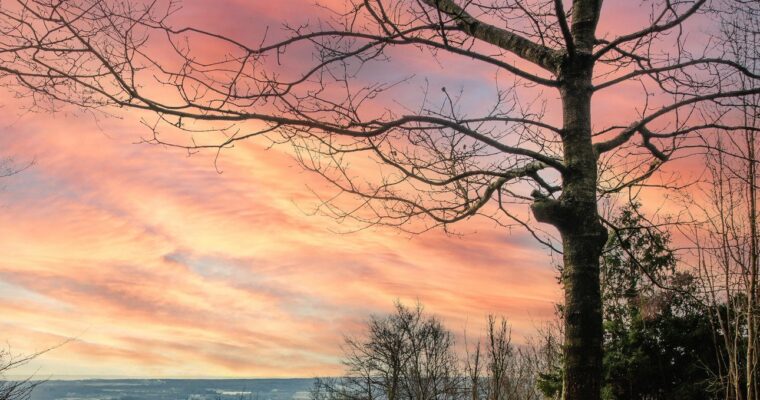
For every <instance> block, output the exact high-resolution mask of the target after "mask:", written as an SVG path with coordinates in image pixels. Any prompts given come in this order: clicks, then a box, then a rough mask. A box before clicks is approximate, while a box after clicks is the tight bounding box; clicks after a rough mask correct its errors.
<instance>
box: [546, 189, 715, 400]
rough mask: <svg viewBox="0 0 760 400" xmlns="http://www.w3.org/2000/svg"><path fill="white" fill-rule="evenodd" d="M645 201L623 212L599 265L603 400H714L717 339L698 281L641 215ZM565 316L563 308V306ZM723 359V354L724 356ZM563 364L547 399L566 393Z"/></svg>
mask: <svg viewBox="0 0 760 400" xmlns="http://www.w3.org/2000/svg"><path fill="white" fill-rule="evenodd" d="M639 207H640V205H639V204H636V203H634V204H632V205H630V206H628V207H625V208H623V209H622V210H621V212H620V214H619V216H618V217H617V218H615V219H614V220H613V221H611V222H612V224H613V225H614V226H615V227H616V228H617V229H613V230H611V231H610V238H609V240H608V242H607V244H606V246H605V251H604V256H603V259H602V263H601V291H602V300H603V312H604V359H603V369H604V380H603V383H602V398H603V399H605V400H618V399H642V400H643V399H647V400H649V399H669V400H670V399H674V400H678V399H694V400H699V399H713V398H716V397H715V396H714V395H713V394H712V392H711V391H710V386H709V384H710V382H711V381H710V379H711V377H712V373H713V372H714V371H717V370H718V366H717V362H718V361H717V360H718V357H719V354H720V352H719V351H718V352H716V349H717V348H719V347H718V346H716V342H715V340H716V338H718V337H719V332H717V331H716V330H715V329H714V328H713V325H712V324H711V323H710V319H709V318H708V317H707V315H706V312H708V310H706V309H705V308H704V307H703V305H702V304H701V303H700V302H699V301H698V300H697V299H696V298H695V297H694V293H697V290H696V289H697V287H696V284H697V282H696V281H695V278H694V277H693V276H692V275H690V274H689V273H686V272H683V271H679V270H678V269H677V268H676V266H677V261H678V260H677V258H676V257H675V255H674V254H673V252H672V251H671V250H670V249H669V245H670V235H669V234H668V233H666V232H663V231H660V230H658V229H656V228H654V227H652V226H651V225H647V224H646V221H645V220H644V218H643V217H641V215H640V214H639ZM557 310H558V314H560V315H561V314H562V311H563V309H562V307H561V306H560V307H558V309H557ZM720 357H722V356H720ZM561 368H562V367H561V366H558V367H557V368H554V369H552V370H550V371H545V372H544V373H542V374H541V375H540V377H539V379H538V382H537V385H538V387H539V389H540V390H541V391H542V392H543V393H544V395H545V396H547V397H548V398H552V399H553V398H558V397H559V394H560V392H561V390H562V379H561V376H562V371H561Z"/></svg>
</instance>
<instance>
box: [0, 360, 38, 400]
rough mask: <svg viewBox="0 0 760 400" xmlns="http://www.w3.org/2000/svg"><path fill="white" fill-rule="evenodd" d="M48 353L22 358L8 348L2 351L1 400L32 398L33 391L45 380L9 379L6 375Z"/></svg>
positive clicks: (0, 368)
mask: <svg viewBox="0 0 760 400" xmlns="http://www.w3.org/2000/svg"><path fill="white" fill-rule="evenodd" d="M46 351H48V350H46ZM46 351H43V352H38V353H33V354H30V355H23V356H21V355H17V354H13V353H12V352H11V350H10V349H8V348H3V349H0V400H28V399H29V398H30V397H31V395H32V391H33V390H34V389H35V388H36V387H37V386H39V385H40V384H41V383H43V382H44V381H43V380H34V379H33V377H29V378H22V379H9V378H8V377H7V376H6V374H8V373H9V372H11V371H13V370H14V369H16V368H19V367H22V366H24V365H26V364H28V363H29V362H30V361H32V360H34V359H35V358H37V357H39V356H40V355H41V354H43V353H44V352H46Z"/></svg>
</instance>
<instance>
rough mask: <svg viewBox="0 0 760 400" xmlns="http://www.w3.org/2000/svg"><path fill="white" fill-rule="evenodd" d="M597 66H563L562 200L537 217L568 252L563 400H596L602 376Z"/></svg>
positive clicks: (579, 61)
mask: <svg viewBox="0 0 760 400" xmlns="http://www.w3.org/2000/svg"><path fill="white" fill-rule="evenodd" d="M592 70H593V60H592V58H591V56H590V55H588V54H584V53H579V54H577V55H575V56H573V57H568V59H567V60H566V61H565V63H563V66H562V68H561V72H560V81H561V82H562V85H561V87H560V93H561V95H562V105H563V132H562V140H563V145H564V160H565V164H566V167H567V171H566V172H565V173H564V174H563V177H562V179H563V191H562V194H561V195H560V197H559V198H558V199H556V200H553V199H538V200H537V201H535V202H534V204H533V207H532V208H533V213H534V215H535V217H536V219H537V220H538V221H540V222H545V223H549V224H551V225H553V226H555V227H556V228H557V229H558V230H559V232H560V234H561V236H562V244H563V252H564V256H563V257H564V266H563V270H562V284H563V286H564V290H565V304H564V316H563V317H564V326H565V345H564V361H565V365H564V366H565V368H564V376H563V395H562V396H563V397H562V398H563V399H566V400H581V399H583V400H597V399H599V398H600V396H601V394H600V392H601V376H602V301H601V293H600V287H599V259H600V257H601V253H602V248H603V246H604V243H605V242H606V240H607V230H606V229H605V228H604V227H603V226H602V224H601V221H600V218H599V213H598V210H597V199H596V188H597V156H596V153H595V152H594V148H593V146H592V140H591V139H592V137H591V93H592V86H591V76H592Z"/></svg>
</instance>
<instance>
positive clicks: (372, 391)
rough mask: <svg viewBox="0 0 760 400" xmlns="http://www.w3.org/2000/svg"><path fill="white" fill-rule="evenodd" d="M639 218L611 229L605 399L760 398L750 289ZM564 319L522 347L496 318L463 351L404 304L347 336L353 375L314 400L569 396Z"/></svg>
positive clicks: (331, 383)
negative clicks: (689, 255)
mask: <svg viewBox="0 0 760 400" xmlns="http://www.w3.org/2000/svg"><path fill="white" fill-rule="evenodd" d="M639 210H640V205H639V204H636V203H633V204H631V205H629V206H627V207H625V208H623V209H622V210H620V211H619V212H618V213H617V217H616V218H614V219H613V220H611V221H610V225H611V226H615V227H624V228H618V229H611V231H610V239H609V241H608V243H607V247H606V251H605V253H604V258H603V262H602V298H603V304H604V377H603V398H604V399H642V400H643V399H652V400H654V399H663V400H664V399H694V400H700V399H705V400H706V399H733V400H742V399H744V400H749V399H753V398H756V397H753V395H754V393H751V392H752V391H755V392H756V391H757V364H756V363H757V359H756V357H757V355H756V351H753V350H752V348H753V346H756V345H757V337H753V336H750V335H749V334H750V333H751V329H750V321H752V319H753V318H755V319H756V318H757V317H758V316H757V314H756V312H757V311H756V310H754V311H753V310H752V309H748V308H747V305H748V301H747V292H746V291H742V290H739V289H740V286H741V285H739V284H738V283H735V284H733V285H732V284H730V282H729V285H728V286H729V290H728V291H727V290H726V287H725V286H726V285H723V284H720V285H719V284H718V282H715V280H716V279H717V278H716V276H717V275H720V273H721V272H723V273H725V272H726V271H727V269H726V268H724V266H721V265H719V263H718V264H715V265H712V266H711V267H709V268H708V267H707V266H706V263H707V261H706V260H707V253H706V252H707V251H708V250H709V251H710V252H715V250H716V248H715V247H710V248H709V249H707V248H696V250H695V251H694V256H695V257H696V259H697V261H696V263H697V265H696V266H694V265H691V263H687V262H686V261H681V262H679V260H678V259H677V257H676V255H675V254H674V252H673V251H672V250H671V249H670V242H671V237H670V235H669V234H668V233H667V232H665V231H664V230H661V229H659V228H658V227H657V226H654V225H653V224H651V223H648V222H647V221H646V220H645V219H644V217H643V216H642V215H641V213H640V212H639ZM734 231H736V230H734ZM735 259H736V257H734V258H732V260H735ZM733 267H735V266H732V268H733ZM728 269H731V268H728ZM561 272H562V271H561V270H560V274H561ZM708 272H709V273H708ZM737 275H738V276H741V277H742V279H744V280H745V281H747V282H749V280H751V276H749V275H748V273H747V271H745V272H741V271H733V272H732V271H728V276H729V280H730V279H737ZM718 286H720V288H718ZM718 289H719V290H718ZM748 311H753V312H754V313H755V314H754V315H752V314H748V313H747V312H748ZM563 317H564V316H563V308H562V305H561V304H560V305H557V319H556V320H555V321H552V322H550V323H549V324H547V325H546V326H545V327H544V328H542V329H540V330H539V331H538V332H537V333H536V334H535V335H534V336H533V337H531V338H528V340H527V343H521V344H516V343H515V342H513V341H512V336H511V329H510V326H509V324H508V322H507V320H506V319H505V318H502V317H495V316H489V317H488V319H487V323H486V328H485V332H483V333H482V335H481V336H480V337H477V338H472V337H465V338H464V343H455V335H454V334H453V333H452V331H450V330H449V329H447V328H446V327H445V326H444V324H443V322H442V321H441V320H440V319H439V318H438V317H436V316H434V315H431V314H427V313H425V311H424V309H423V307H422V306H421V305H419V304H418V305H416V306H412V307H409V306H405V305H403V304H401V303H397V304H396V307H395V310H394V312H393V313H391V314H389V315H382V316H380V315H377V316H372V317H370V318H369V320H368V322H367V326H366V332H365V333H364V335H363V336H361V337H355V338H347V339H346V341H345V343H344V352H345V356H344V359H343V362H344V365H345V367H346V372H345V376H344V377H341V378H328V379H325V378H321V379H317V380H316V381H315V385H314V389H313V392H312V400H518V399H519V400H533V399H535V400H538V399H560V398H562V364H563V363H562V342H563V340H562V336H563V335H562V332H561V328H560V327H561V326H562V324H561V323H559V321H560V320H561V319H562V318H563ZM755 348H756V347H755ZM753 357H754V358H753Z"/></svg>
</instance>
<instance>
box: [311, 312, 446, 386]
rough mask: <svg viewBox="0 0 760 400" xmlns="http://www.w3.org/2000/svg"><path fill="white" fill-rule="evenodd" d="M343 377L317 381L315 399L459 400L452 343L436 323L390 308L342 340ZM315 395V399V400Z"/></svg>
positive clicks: (414, 313)
mask: <svg viewBox="0 0 760 400" xmlns="http://www.w3.org/2000/svg"><path fill="white" fill-rule="evenodd" d="M344 352H345V356H346V357H345V359H344V361H343V362H344V364H345V366H346V374H345V376H344V377H342V378H340V379H338V380H337V381H325V380H323V381H318V382H317V384H318V386H319V389H318V390H315V392H314V393H313V394H312V396H313V397H315V398H317V397H319V396H323V395H324V394H327V397H328V398H333V399H356V400H372V399H383V400H390V399H395V400H401V399H403V400H447V399H460V398H461V397H460V395H461V384H460V381H461V376H460V374H459V371H460V370H459V365H458V359H457V357H456V354H455V352H454V338H453V335H452V334H451V332H450V331H449V330H447V329H446V328H445V327H444V326H443V324H442V323H441V321H440V320H439V319H438V318H436V317H434V316H429V315H427V314H425V313H424V312H423V308H422V306H421V305H420V304H417V306H416V307H414V308H408V307H406V306H404V305H403V304H401V303H396V308H395V312H394V313H393V314H390V315H387V316H372V317H371V318H370V320H369V322H368V324H367V333H366V335H364V336H362V337H360V338H346V341H345V346H344ZM315 393H316V395H315Z"/></svg>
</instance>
